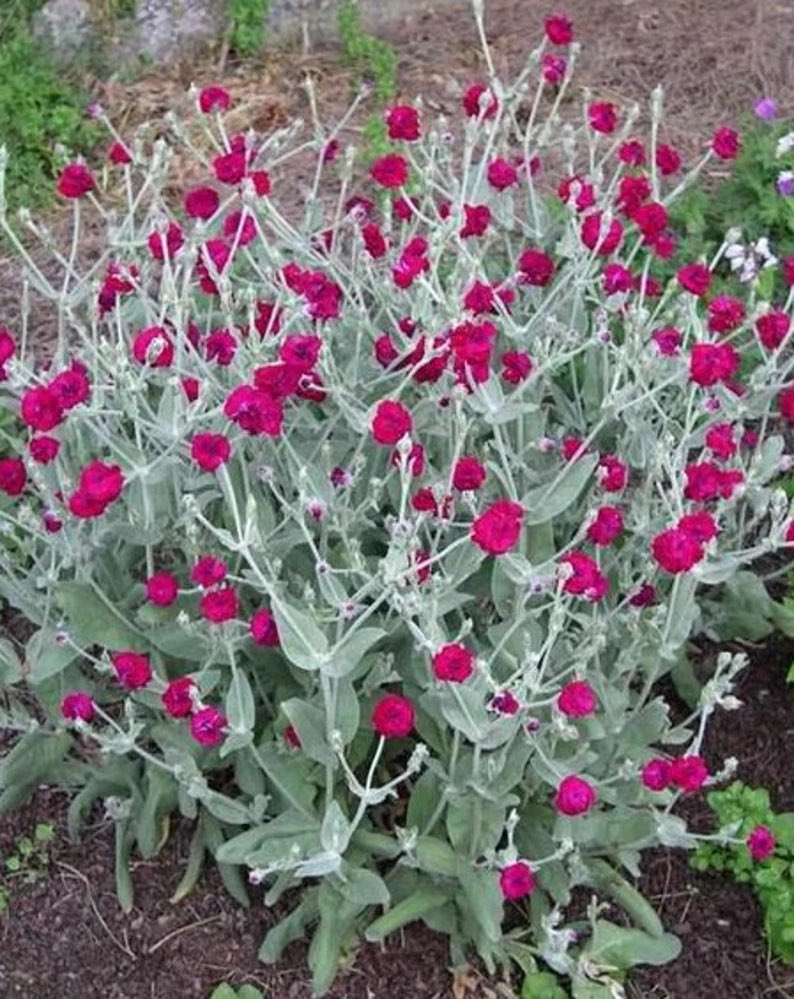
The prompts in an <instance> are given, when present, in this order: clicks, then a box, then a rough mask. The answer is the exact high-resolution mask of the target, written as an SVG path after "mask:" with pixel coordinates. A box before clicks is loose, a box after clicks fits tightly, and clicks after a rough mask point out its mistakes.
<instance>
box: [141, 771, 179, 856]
mask: <svg viewBox="0 0 794 999" xmlns="http://www.w3.org/2000/svg"><path fill="white" fill-rule="evenodd" d="M175 805H176V785H175V783H174V778H173V777H172V776H171V774H170V773H168V772H166V771H165V770H162V769H161V768H160V767H155V766H149V767H147V770H146V797H145V798H144V801H143V808H141V810H140V813H139V815H138V818H137V821H136V824H135V835H136V838H137V841H138V849H139V850H140V851H141V856H143V857H144V858H145V859H147V860H148V859H149V858H151V857H153V856H154V855H155V854H156V853H157V848H158V846H159V843H160V839H161V829H160V823H161V819H162V817H163V815H164V814H166V813H167V812H170V811H171V809H172V808H173V807H174V806H175Z"/></svg>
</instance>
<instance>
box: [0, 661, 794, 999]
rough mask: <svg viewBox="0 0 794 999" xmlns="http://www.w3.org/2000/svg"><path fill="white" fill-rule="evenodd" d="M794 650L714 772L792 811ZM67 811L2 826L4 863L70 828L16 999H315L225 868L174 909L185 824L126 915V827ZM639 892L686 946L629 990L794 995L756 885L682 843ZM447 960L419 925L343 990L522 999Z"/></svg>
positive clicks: (13, 990) (757, 678)
mask: <svg viewBox="0 0 794 999" xmlns="http://www.w3.org/2000/svg"><path fill="white" fill-rule="evenodd" d="M792 657H794V643H792V642H790V641H777V642H772V643H770V644H769V646H768V647H767V648H765V649H763V650H758V651H757V652H756V654H755V655H754V657H753V662H752V664H751V666H750V667H749V668H748V670H747V672H746V673H745V675H744V679H743V681H742V683H741V686H740V688H739V690H738V696H739V697H740V698H741V700H742V701H743V702H744V706H743V708H742V710H741V711H739V712H735V713H734V712H730V713H729V712H721V713H720V714H718V715H717V717H716V719H715V721H714V724H713V725H712V726H711V729H710V731H709V735H708V738H707V743H706V756H707V759H708V760H709V763H710V764H711V765H712V766H713V767H714V769H719V767H720V766H721V765H722V763H723V762H724V761H725V759H726V758H727V757H729V756H736V757H737V758H738V759H739V761H740V763H739V770H738V777H739V778H740V779H741V780H743V781H745V782H746V783H748V784H750V785H758V786H761V785H763V786H766V787H768V788H769V790H770V793H771V795H772V800H773V804H774V805H775V807H776V808H778V809H780V810H791V809H794V773H792V769H791V765H790V746H791V743H792V740H793V739H794V688H792V687H791V686H787V685H786V683H785V677H786V672H787V670H788V667H789V665H790V663H791V660H792ZM66 804H67V801H66V798H65V796H64V795H63V794H62V793H60V792H55V791H42V792H41V793H40V794H39V795H38V797H37V798H36V799H35V800H34V801H33V802H31V803H30V804H29V805H28V806H27V807H25V808H24V809H21V810H20V811H19V812H17V813H16V814H15V815H13V816H12V817H11V818H9V819H5V820H4V821H3V822H2V824H0V855H1V856H6V855H7V854H8V853H9V852H10V851H12V850H13V848H14V844H15V842H16V841H17V840H18V839H19V837H20V836H25V835H29V834H30V832H31V830H32V829H33V828H34V827H35V825H36V823H37V822H53V823H55V825H56V828H57V830H58V835H57V839H56V841H55V844H54V847H53V849H52V860H51V871H50V874H49V876H47V877H46V878H44V879H43V880H41V881H40V882H38V883H37V884H35V885H33V886H31V887H28V888H25V889H24V890H21V891H20V892H19V893H18V894H15V895H14V896H13V897H12V900H11V904H10V908H9V912H8V915H7V916H6V917H5V918H4V921H3V923H2V924H1V925H0V942H1V944H2V949H1V950H0V992H1V993H2V994H4V995H8V996H9V997H11V996H20V997H25V999H33V997H34V996H35V999H60V997H61V996H62V995H63V994H64V993H69V992H71V990H73V989H79V990H80V992H81V994H83V995H85V996H91V997H93V996H97V997H98V996H102V997H103V999H152V997H156V999H160V997H163V999H165V997H171V996H190V997H194V996H195V997H196V999H203V997H204V996H205V995H208V994H209V992H210V990H211V987H212V985H213V984H215V983H217V982H218V981H221V980H227V981H230V982H234V983H237V984H242V983H243V982H251V983H254V984H258V985H259V986H260V987H262V988H264V989H265V994H266V995H267V996H268V999H309V997H310V995H311V988H310V986H309V984H308V981H307V976H306V967H305V959H306V954H305V951H306V948H305V946H304V945H302V944H296V945H293V947H292V948H291V949H290V950H289V951H288V952H287V954H286V955H285V957H284V958H283V960H282V961H280V962H279V963H278V964H277V965H274V966H272V967H267V966H264V965H262V964H260V963H259V962H258V961H257V957H256V952H257V950H258V947H259V944H260V942H261V939H262V936H263V935H264V933H265V931H266V929H267V927H268V926H269V925H270V924H271V922H272V921H273V920H272V918H271V915H270V914H269V913H268V911H267V910H265V909H264V907H263V906H262V905H261V899H258V898H257V899H255V900H254V903H253V905H252V908H251V910H250V911H245V910H243V909H242V908H240V906H238V905H237V904H236V903H235V902H234V901H232V900H231V899H230V898H229V896H228V895H227V894H226V893H225V891H224V890H223V888H222V886H221V884H220V879H219V878H218V875H217V872H216V871H215V869H214V868H213V869H211V870H210V871H209V872H208V873H207V874H206V875H205V876H204V877H203V878H202V880H201V882H200V883H199V885H198V886H197V888H196V889H195V891H194V892H193V894H192V895H190V896H189V897H188V898H187V899H186V900H185V901H184V902H182V903H181V904H179V905H172V904H170V902H169V898H170V896H171V894H172V893H173V891H174V889H175V888H176V886H177V884H178V882H179V880H180V878H181V876H182V872H183V867H184V863H185V860H186V856H187V850H188V843H189V830H188V829H187V828H186V827H182V826H180V827H178V828H177V829H176V830H174V833H173V835H172V837H171V841H170V842H169V843H168V845H167V846H166V848H165V849H164V851H163V854H162V856H161V857H160V858H159V859H157V860H155V861H152V862H144V861H139V862H137V863H136V864H135V865H134V868H133V880H134V884H135V892H136V905H135V909H134V911H133V912H132V913H131V914H130V915H128V916H125V915H124V914H123V913H122V912H121V910H120V909H119V907H118V903H117V901H116V896H115V886H114V881H113V826H112V823H107V822H102V820H101V816H97V817H96V821H95V822H94V823H93V825H92V826H91V829H90V831H88V832H87V833H86V835H85V836H84V838H83V841H82V842H81V843H80V844H77V845H72V844H70V843H69V842H68V841H67V840H66V838H65V833H64V822H65V811H66ZM687 809H688V817H690V818H691V819H693V821H695V822H696V823H697V826H698V827H700V828H701V829H706V828H708V827H709V818H708V814H709V813H708V809H707V808H706V807H705V805H704V804H703V803H702V802H700V801H698V802H688V803H687ZM641 888H642V890H643V893H644V894H645V895H646V896H647V897H649V898H651V899H652V901H653V903H654V905H655V906H656V907H657V908H658V911H659V913H660V915H661V917H662V920H663V922H664V924H665V927H666V928H667V929H668V930H670V931H671V932H673V933H676V934H677V935H679V936H680V937H681V939H682V942H683V946H684V949H683V952H682V954H681V956H680V957H679V958H678V960H677V961H675V962H674V963H673V964H671V965H669V966H667V967H662V968H649V969H646V970H643V971H641V972H638V973H636V974H635V975H634V977H633V979H632V982H631V983H630V985H629V989H628V992H629V995H630V996H632V997H633V999H664V997H669V999H686V997H688V996H707V995H723V996H725V997H726V999H727V997H729V996H730V997H732V996H741V997H742V999H760V997H762V996H774V995H780V996H785V995H787V994H789V993H788V992H787V991H786V990H791V989H792V988H794V970H793V969H791V968H788V969H786V968H785V967H783V966H781V965H779V964H776V963H774V962H771V961H770V960H769V958H768V955H767V952H766V946H765V943H764V939H763V936H762V930H761V911H760V908H759V907H758V905H757V904H756V903H755V901H754V899H753V896H752V893H751V892H750V890H749V889H748V888H746V887H743V886H742V885H739V884H736V883H735V882H734V881H733V880H732V879H730V878H729V877H728V876H719V875H714V874H701V873H698V872H696V871H693V870H692V869H691V868H690V867H689V863H688V858H687V854H686V853H684V852H683V851H672V850H655V851H652V852H650V853H649V854H648V855H647V856H646V874H645V876H644V878H643V883H642V885H641ZM448 960H449V956H448V949H447V945H446V942H445V940H444V939H443V937H441V936H440V935H437V934H434V933H431V932H430V931H429V930H427V929H426V928H424V927H420V926H414V927H412V928H410V929H409V930H408V931H407V932H405V933H404V934H401V935H397V936H395V937H394V938H392V939H390V940H389V942H388V944H387V945H386V946H377V945H373V944H366V945H364V946H362V947H361V948H360V950H359V951H358V953H357V954H356V955H351V962H352V963H351V967H350V969H349V970H348V971H347V972H346V973H344V974H342V975H340V977H339V980H338V981H337V983H336V985H335V986H334V989H333V991H332V992H331V993H330V995H331V996H332V997H333V999H387V997H391V996H394V995H402V996H410V997H411V999H441V997H447V996H454V997H455V999H492V997H499V996H500V995H507V994H509V993H505V992H501V991H499V990H500V989H501V988H503V985H502V984H500V983H497V982H494V981H491V980H488V979H481V978H480V977H479V975H477V974H476V973H474V972H472V973H471V974H470V975H469V976H468V977H466V976H459V977H458V978H457V979H454V980H453V978H452V976H451V975H450V973H449V971H448V968H447V965H448ZM268 990H269V991H268Z"/></svg>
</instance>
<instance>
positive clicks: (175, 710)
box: [161, 676, 196, 718]
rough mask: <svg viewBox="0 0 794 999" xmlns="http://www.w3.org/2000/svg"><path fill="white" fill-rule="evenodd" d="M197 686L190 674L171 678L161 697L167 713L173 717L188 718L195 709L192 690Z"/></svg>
mask: <svg viewBox="0 0 794 999" xmlns="http://www.w3.org/2000/svg"><path fill="white" fill-rule="evenodd" d="M195 687H196V684H195V682H194V681H193V680H191V678H190V677H189V676H180V677H179V678H178V679H176V680H171V682H170V683H169V684H168V686H167V687H166V688H165V690H164V691H163V694H162V697H161V700H162V702H163V707H164V708H165V711H166V714H169V715H170V716H171V717H172V718H187V716H188V715H189V714H190V713H191V712H192V711H193V698H192V696H191V692H192V691H193V690H194V689H195Z"/></svg>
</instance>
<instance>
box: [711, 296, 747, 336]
mask: <svg viewBox="0 0 794 999" xmlns="http://www.w3.org/2000/svg"><path fill="white" fill-rule="evenodd" d="M708 312H709V322H708V326H709V329H710V330H711V332H712V333H730V332H731V331H732V330H735V329H736V327H737V326H739V325H740V324H741V322H742V320H743V319H744V316H745V311H744V304H743V303H742V302H740V301H739V299H738V298H732V297H731V296H730V295H716V296H715V297H714V298H712V300H711V301H710V302H709V305H708Z"/></svg>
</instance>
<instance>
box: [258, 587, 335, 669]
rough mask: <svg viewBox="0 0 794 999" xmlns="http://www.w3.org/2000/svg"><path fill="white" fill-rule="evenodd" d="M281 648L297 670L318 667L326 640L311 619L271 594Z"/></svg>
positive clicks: (324, 651)
mask: <svg viewBox="0 0 794 999" xmlns="http://www.w3.org/2000/svg"><path fill="white" fill-rule="evenodd" d="M272 606H273V614H274V616H275V618H276V624H277V626H278V633H279V639H280V641H281V651H282V652H283V653H284V655H285V656H286V657H287V659H289V661H290V662H291V663H294V664H295V665H296V666H298V667H299V668H300V669H305V670H316V669H319V668H320V665H321V664H322V662H323V660H324V657H325V655H326V653H327V652H328V640H327V639H326V637H325V635H324V634H323V633H322V632H321V631H320V629H319V628H318V627H317V625H316V624H315V623H314V621H313V620H312V619H311V618H310V617H309V616H308V614H304V613H302V612H301V611H299V610H298V609H297V608H296V607H293V606H292V604H290V603H288V602H287V601H285V600H284V599H283V598H281V597H276V596H274V597H273V600H272Z"/></svg>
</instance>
